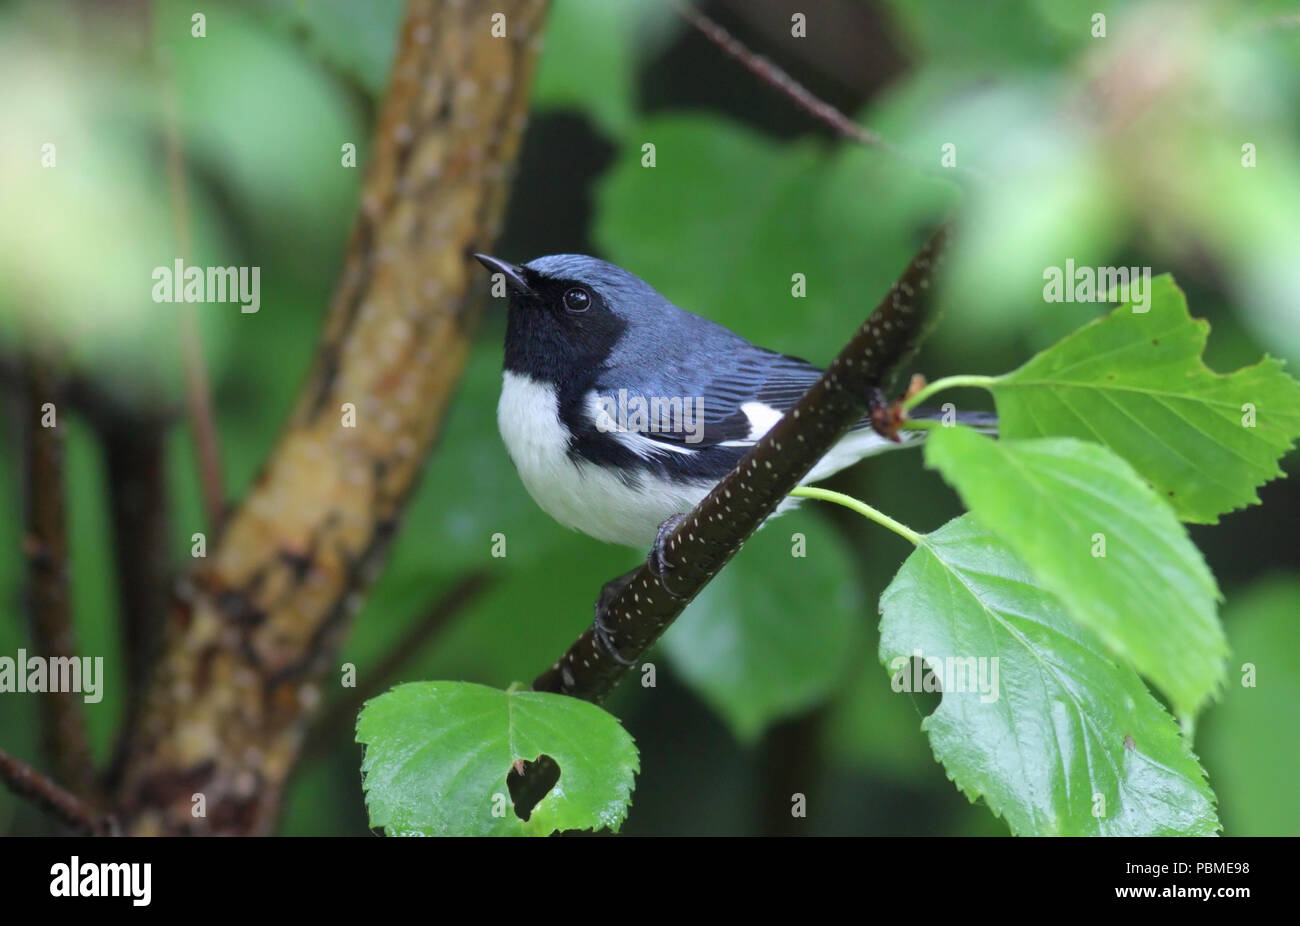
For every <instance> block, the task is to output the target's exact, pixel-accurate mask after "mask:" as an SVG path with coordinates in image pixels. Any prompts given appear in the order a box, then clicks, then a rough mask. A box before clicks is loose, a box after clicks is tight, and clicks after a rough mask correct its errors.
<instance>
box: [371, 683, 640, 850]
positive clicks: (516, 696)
mask: <svg viewBox="0 0 1300 926" xmlns="http://www.w3.org/2000/svg"><path fill="white" fill-rule="evenodd" d="M357 742H360V743H365V744H366V757H365V760H364V761H363V762H362V764H361V770H362V772H363V773H364V774H365V784H364V787H365V792H366V805H367V807H368V808H369V810H370V825H371V826H379V827H383V828H384V830H385V832H387V833H388V834H389V835H392V836H398V835H401V836H450V835H459V836H489V835H491V836H506V835H535V836H545V835H548V834H550V833H553V832H555V831H556V830H579V829H599V828H602V827H608V828H609V829H612V830H617V829H618V827H619V825H620V824H621V823H622V822H623V820H624V818H625V817H626V816H627V808H628V806H629V804H630V803H631V795H632V778H633V776H634V775H635V774H636V772H637V771H638V764H637V763H638V759H637V751H636V746H635V745H634V744H633V742H632V737H631V736H630V735H628V733H627V731H626V730H624V729H623V727H622V725H621V724H620V723H619V722H618V720H617V719H615V718H614V717H613V716H611V715H610V714H607V713H606V712H605V711H603V710H601V709H600V708H599V707H596V706H595V705H594V704H588V703H587V702H586V701H579V700H578V699H576V698H568V697H565V696H563V695H555V694H547V693H545V692H538V691H499V690H497V689H495V688H488V687H486V686H484V685H472V684H468V683H465V682H412V683H410V684H406V685H399V686H397V687H396V688H394V689H392V690H391V691H389V692H387V693H386V694H383V695H380V696H379V697H378V698H375V699H373V700H371V701H368V702H366V706H365V708H364V709H363V710H362V711H361V716H360V717H359V718H358V720H357ZM541 755H548V756H550V757H551V758H552V759H554V760H555V762H556V763H557V764H558V765H559V767H560V779H559V781H558V782H557V783H556V785H555V787H554V788H552V789H551V790H550V792H548V793H547V795H546V796H545V797H544V798H542V800H541V802H540V803H539V804H538V805H537V807H536V808H535V809H534V810H533V813H532V816H531V817H530V819H529V820H528V821H527V822H525V821H523V820H520V819H519V818H518V817H517V816H516V815H515V812H514V807H513V805H512V804H511V802H510V796H509V791H508V789H507V787H506V775H507V774H508V773H509V772H510V769H511V766H512V765H513V763H514V762H515V761H516V760H518V759H523V760H525V761H530V762H531V761H534V760H535V759H537V758H538V756H541Z"/></svg>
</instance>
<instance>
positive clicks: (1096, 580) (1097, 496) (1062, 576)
mask: <svg viewBox="0 0 1300 926" xmlns="http://www.w3.org/2000/svg"><path fill="white" fill-rule="evenodd" d="M925 461H926V465H927V466H930V467H931V468H935V469H938V470H940V471H941V472H942V473H943V477H944V479H945V480H947V481H948V483H949V484H951V485H953V486H954V487H955V488H956V489H957V491H958V493H959V494H960V495H961V497H962V500H963V501H964V502H965V503H966V506H967V507H968V508H969V509H970V510H971V512H972V513H973V514H974V515H975V517H976V518H978V519H979V520H980V522H981V523H983V524H984V525H985V526H986V527H988V528H989V529H990V530H992V531H994V532H995V533H997V534H998V536H1000V537H1002V538H1003V539H1004V540H1005V541H1006V543H1007V546H1009V547H1010V548H1011V549H1012V550H1014V551H1015V553H1016V555H1018V556H1019V557H1020V558H1021V559H1023V560H1024V561H1025V563H1026V564H1027V565H1028V566H1029V568H1030V570H1031V571H1032V572H1033V574H1034V575H1035V576H1036V577H1037V578H1038V581H1039V582H1040V583H1041V584H1042V585H1043V587H1044V588H1046V589H1047V590H1048V591H1050V592H1052V593H1053V594H1055V595H1056V596H1057V597H1059V598H1060V600H1061V602H1062V604H1064V605H1065V608H1066V610H1067V611H1068V612H1069V613H1070V614H1071V616H1073V617H1074V618H1075V619H1076V620H1078V621H1079V622H1080V623H1082V624H1084V625H1085V626H1087V627H1089V628H1091V629H1092V630H1093V631H1095V632H1096V633H1097V634H1098V635H1099V636H1100V637H1101V638H1102V639H1103V640H1104V641H1105V642H1106V643H1107V644H1108V645H1109V646H1110V647H1111V648H1112V649H1113V650H1114V651H1115V652H1116V653H1118V654H1119V655H1120V656H1121V657H1123V658H1125V659H1127V660H1128V661H1129V662H1130V663H1131V664H1132V665H1133V667H1134V668H1136V669H1137V670H1138V671H1139V672H1141V673H1142V674H1143V675H1145V676H1146V677H1147V678H1149V679H1151V680H1152V681H1153V682H1155V684H1156V685H1157V686H1158V687H1159V688H1160V689H1161V690H1162V691H1163V692H1164V693H1165V694H1166V695H1168V697H1169V699H1170V701H1171V703H1172V704H1173V707H1174V710H1175V711H1176V712H1177V713H1178V715H1179V716H1180V717H1190V716H1192V715H1194V714H1195V713H1196V710H1197V709H1198V708H1199V707H1200V706H1201V704H1202V703H1203V702H1204V701H1205V700H1206V699H1207V698H1209V697H1211V696H1212V695H1213V694H1214V693H1215V691H1216V690H1217V689H1218V687H1219V686H1220V684H1221V683H1222V681H1223V677H1224V657H1225V656H1226V655H1227V643H1226V641H1225V640H1224V636H1223V628H1222V626H1221V625H1220V623H1219V619H1218V616H1217V613H1216V607H1215V603H1216V601H1217V599H1218V597H1219V593H1218V587H1217V586H1216V585H1215V582H1214V576H1212V575H1211V574H1210V570H1209V568H1208V567H1207V566H1206V565H1205V560H1204V559H1203V558H1202V557H1201V553H1200V551H1199V550H1197V549H1196V547H1195V546H1194V545H1193V544H1192V542H1191V540H1190V539H1189V538H1188V536H1187V531H1186V529H1185V528H1184V527H1183V525H1182V524H1180V523H1179V522H1178V519H1177V518H1176V517H1175V516H1174V512H1173V510H1172V509H1171V508H1170V507H1169V506H1168V505H1166V504H1165V503H1164V502H1163V501H1161V499H1160V498H1159V497H1158V496H1157V495H1156V494H1155V492H1154V491H1152V490H1151V488H1150V487H1149V486H1147V485H1146V483H1144V482H1143V481H1142V479H1141V477H1140V476H1138V474H1137V473H1136V472H1134V470H1133V468H1132V467H1131V466H1129V464H1128V463H1127V462H1125V461H1124V460H1123V459H1122V458H1121V457H1119V456H1117V455H1115V454H1114V453H1113V452H1111V451H1110V450H1108V449H1106V448H1105V447H1102V446H1100V445H1098V444H1089V443H1085V442H1083V441H1079V440H1075V439H1074V438H1071V437H1053V438H1038V439H1034V440H996V441H995V440H992V439H990V438H987V437H984V436H982V435H980V434H977V433H976V432H974V431H972V430H970V429H969V428H939V429H937V430H935V431H933V432H931V433H930V435H929V439H928V440H926V442H925Z"/></svg>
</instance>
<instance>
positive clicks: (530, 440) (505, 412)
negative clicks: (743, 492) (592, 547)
mask: <svg viewBox="0 0 1300 926" xmlns="http://www.w3.org/2000/svg"><path fill="white" fill-rule="evenodd" d="M497 426H498V427H499V428H500V430H501V438H502V440H504V441H505V445H506V449H507V450H508V451H509V452H510V459H511V460H512V461H514V464H515V469H516V470H518V471H519V478H520V479H521V480H522V481H523V483H524V488H526V489H527V490H528V494H529V495H531V496H532V497H533V500H534V501H535V502H537V504H538V505H539V506H540V507H541V509H542V510H543V511H545V512H546V513H547V514H549V515H550V516H551V517H553V518H554V519H555V520H557V521H559V522H560V523H561V524H563V525H564V526H566V527H571V528H573V529H575V530H579V531H582V532H583V533H584V534H587V535H589V536H591V537H595V538H596V539H597V540H603V541H606V542H608V543H619V544H624V545H626V546H630V547H636V548H637V549H641V550H645V549H649V547H650V545H651V543H652V542H653V541H654V539H655V533H656V532H657V531H658V528H659V525H660V524H661V523H662V522H663V521H665V520H667V519H668V518H670V517H672V516H673V515H675V514H681V513H684V512H687V511H690V510H691V509H692V508H694V507H695V505H696V503H697V502H699V500H700V499H702V498H703V497H704V496H705V495H706V494H708V491H709V489H710V488H711V487H712V486H710V485H707V484H695V485H675V484H672V483H668V482H666V481H664V480H662V479H655V478H654V477H653V476H651V475H649V474H643V475H642V478H641V481H640V484H639V485H637V486H635V487H633V486H629V485H627V484H626V483H625V482H624V481H623V480H622V479H620V478H619V477H618V476H617V475H616V474H615V473H612V472H610V471H609V470H607V469H605V468H603V467H600V466H596V465H595V464H592V463H587V462H584V461H581V460H575V459H573V458H572V457H570V456H569V436H570V435H569V430H568V428H566V427H565V426H564V422H563V421H561V420H560V415H559V402H558V399H557V397H556V394H555V389H554V387H552V386H550V385H549V384H546V383H540V382H537V381H535V380H533V379H531V378H529V377H527V376H524V375H521V374H518V373H510V372H507V373H506V374H505V375H504V377H503V380H502V385H501V400H500V402H498V403H497Z"/></svg>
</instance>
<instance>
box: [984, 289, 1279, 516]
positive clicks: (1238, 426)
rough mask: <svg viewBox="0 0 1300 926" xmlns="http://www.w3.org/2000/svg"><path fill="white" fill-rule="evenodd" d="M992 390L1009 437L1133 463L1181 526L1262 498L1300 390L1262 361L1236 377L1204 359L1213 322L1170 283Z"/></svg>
mask: <svg viewBox="0 0 1300 926" xmlns="http://www.w3.org/2000/svg"><path fill="white" fill-rule="evenodd" d="M1149 298H1150V303H1149V306H1150V307H1149V311H1147V312H1134V311H1133V303H1132V302H1129V303H1126V304H1125V305H1123V306H1121V307H1120V308H1118V309H1116V310H1115V311H1114V312H1112V313H1110V314H1109V315H1107V316H1106V317H1105V318H1102V319H1098V320H1097V321H1095V322H1093V323H1091V324H1089V325H1087V326H1085V327H1083V328H1081V329H1079V330H1078V331H1076V332H1075V333H1074V334H1072V335H1070V336H1069V337H1067V338H1066V339H1065V340H1063V341H1061V342H1060V343H1058V344H1056V345H1055V346H1053V347H1051V348H1049V349H1047V350H1045V351H1043V352H1042V353H1040V354H1038V355H1037V356H1036V357H1034V358H1033V359H1032V360H1030V361H1029V362H1028V363H1026V364H1025V365H1024V366H1022V367H1021V368H1020V369H1018V370H1016V371H1014V372H1012V373H1008V374H1007V375H1005V376H1001V377H999V378H998V379H997V381H996V383H995V384H994V385H993V387H992V389H993V393H994V395H995V397H996V398H997V403H998V416H999V422H1000V423H999V428H1000V430H1001V433H1002V436H1003V437H1012V438H1014V437H1047V436H1058V435H1060V436H1072V437H1079V438H1083V439H1084V440H1091V441H1096V442H1097V443H1100V444H1104V445H1105V446H1107V447H1109V448H1111V449H1112V450H1114V451H1115V452H1116V453H1118V454H1119V455H1120V456H1122V457H1124V459H1126V460H1128V461H1129V462H1130V463H1131V464H1133V467H1134V469H1136V470H1137V471H1138V472H1139V473H1141V474H1142V476H1143V478H1144V479H1146V481H1147V482H1148V483H1150V484H1151V485H1153V486H1154V487H1155V488H1156V490H1157V491H1158V492H1159V493H1160V495H1162V496H1164V497H1166V498H1168V499H1169V503H1170V504H1171V505H1173V506H1174V510H1175V511H1177V512H1178V516H1179V517H1180V518H1182V519H1183V520H1184V521H1195V522H1198V523H1210V524H1212V523H1214V522H1216V521H1217V520H1218V517H1219V515H1221V514H1223V513H1225V512H1228V511H1232V510H1233V509H1235V508H1241V507H1244V506H1246V505H1250V504H1257V503H1258V502H1259V498H1258V496H1257V495H1256V494H1255V488H1256V487H1257V486H1259V485H1262V484H1263V483H1265V482H1267V481H1269V480H1270V479H1274V478H1276V477H1278V476H1281V475H1283V473H1282V470H1281V469H1279V468H1278V465H1277V464H1278V459H1279V458H1280V457H1281V456H1282V454H1284V453H1286V451H1287V450H1288V449H1289V448H1290V447H1291V445H1292V443H1293V442H1294V441H1295V439H1296V437H1297V436H1300V383H1297V382H1296V381H1295V380H1294V379H1292V378H1291V377H1290V376H1287V375H1286V374H1285V373H1284V372H1283V371H1282V366H1283V365H1282V362H1281V361H1279V360H1276V359H1273V358H1270V357H1265V358H1264V359H1263V360H1261V361H1260V362H1259V363H1257V364H1255V365H1254V366H1250V367H1246V368H1244V369H1241V370H1238V371H1237V372H1235V373H1231V374H1227V375H1224V374H1219V373H1215V372H1213V371H1212V370H1210V369H1209V368H1208V367H1207V366H1206V365H1205V363H1204V362H1203V361H1202V359H1201V355H1202V353H1203V352H1204V350H1205V341H1206V337H1207V336H1208V334H1209V330H1210V326H1209V323H1208V322H1205V321H1199V320H1195V319H1193V318H1192V317H1191V316H1190V315H1188V313H1187V300H1186V299H1185V298H1184V297H1183V294H1182V291H1181V290H1179V289H1178V287H1177V286H1176V285H1175V284H1174V281H1173V279H1172V278H1171V277H1170V276H1168V275H1167V274H1166V275H1163V276H1160V277H1157V278H1156V279H1155V280H1153V281H1151V291H1150V294H1149Z"/></svg>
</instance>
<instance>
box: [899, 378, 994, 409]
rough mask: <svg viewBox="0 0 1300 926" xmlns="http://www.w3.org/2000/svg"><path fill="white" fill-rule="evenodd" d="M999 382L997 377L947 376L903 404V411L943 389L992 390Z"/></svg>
mask: <svg viewBox="0 0 1300 926" xmlns="http://www.w3.org/2000/svg"><path fill="white" fill-rule="evenodd" d="M997 381H998V377H996V376H974V375H968V376H945V377H944V378H943V379H936V380H935V381H934V382H932V383H930V384H928V385H927V386H926V387H925V388H924V389H922V390H921V391H920V392H918V393H917V394H916V395H914V396H912V397H911V398H910V399H908V400H907V401H906V402H904V403H903V411H905V412H906V411H910V410H912V409H913V408H916V406H918V405H920V404H921V403H922V402H924V401H925V400H926V399H928V398H929V397H930V396H932V395H934V394H935V393H936V392H939V391H940V390H943V389H956V388H959V387H962V386H971V387H975V388H978V389H992V388H993V385H994V383H996V382H997Z"/></svg>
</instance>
